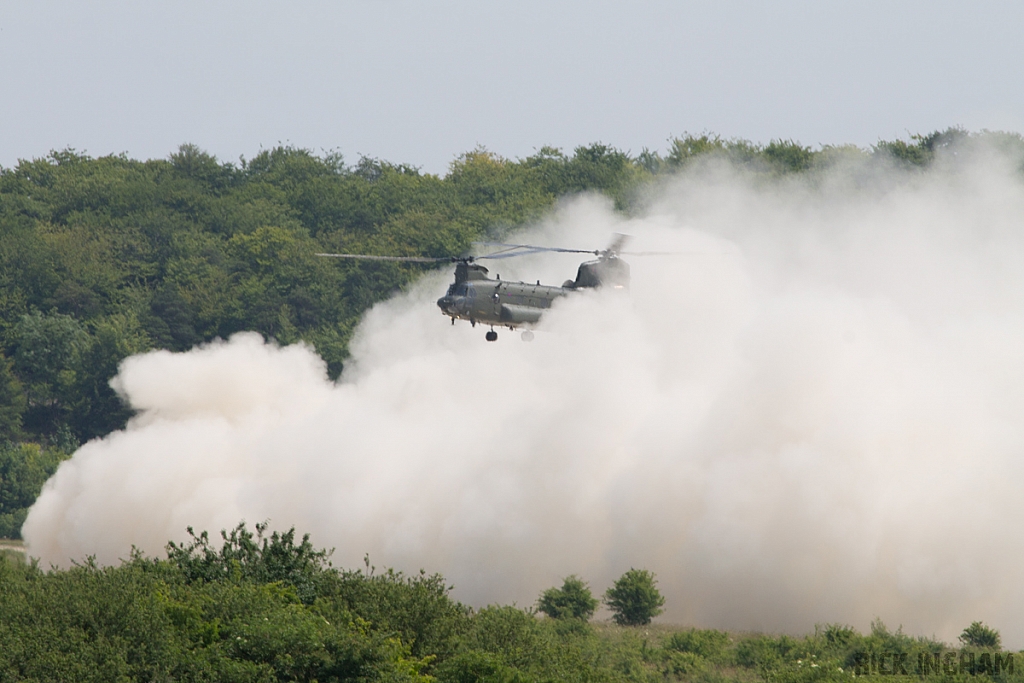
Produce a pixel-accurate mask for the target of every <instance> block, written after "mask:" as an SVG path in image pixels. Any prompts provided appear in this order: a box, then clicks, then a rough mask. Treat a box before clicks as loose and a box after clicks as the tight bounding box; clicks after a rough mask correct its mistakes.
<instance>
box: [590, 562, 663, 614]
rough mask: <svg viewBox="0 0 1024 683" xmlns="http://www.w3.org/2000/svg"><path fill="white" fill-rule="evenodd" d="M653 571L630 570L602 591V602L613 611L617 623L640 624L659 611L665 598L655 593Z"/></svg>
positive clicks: (659, 612)
mask: <svg viewBox="0 0 1024 683" xmlns="http://www.w3.org/2000/svg"><path fill="white" fill-rule="evenodd" d="M656 584H657V582H656V581H655V579H654V574H653V573H652V572H649V571H647V570H646V569H630V570H629V571H628V572H626V573H625V574H623V575H622V576H620V577H619V580H618V581H616V582H615V585H614V586H612V587H611V588H609V589H608V590H607V591H606V592H605V594H604V602H605V604H606V605H608V608H609V609H611V611H612V612H614V616H613V617H612V619H613V620H614V621H615V623H616V624H619V625H620V626H641V625H643V624H649V623H651V619H653V618H654V617H656V616H658V615H659V614H661V613H662V609H661V607H662V605H664V604H665V598H664V597H662V595H661V593H659V592H658V588H657V585H656Z"/></svg>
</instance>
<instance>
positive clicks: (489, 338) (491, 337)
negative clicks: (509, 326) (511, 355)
mask: <svg viewBox="0 0 1024 683" xmlns="http://www.w3.org/2000/svg"><path fill="white" fill-rule="evenodd" d="M484 339H486V340H487V341H498V333H497V332H495V331H494V330H491V331H490V332H488V333H487V334H485V335H484Z"/></svg>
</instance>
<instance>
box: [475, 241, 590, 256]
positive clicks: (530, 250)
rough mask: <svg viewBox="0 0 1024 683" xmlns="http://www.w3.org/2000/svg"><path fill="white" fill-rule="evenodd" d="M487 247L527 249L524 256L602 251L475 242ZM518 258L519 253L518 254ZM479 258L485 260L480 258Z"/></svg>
mask: <svg viewBox="0 0 1024 683" xmlns="http://www.w3.org/2000/svg"><path fill="white" fill-rule="evenodd" d="M473 244H479V245H481V246H485V247H510V248H512V249H527V250H528V251H524V252H521V253H523V254H533V253H536V252H538V251H557V252H562V253H566V254H595V255H597V254H600V253H601V250H600V249H563V248H562V247H539V246H537V245H536V244H507V243H505V242H473ZM516 255H517V256H518V253H517V254H516ZM477 258H484V257H482V256H478V257H477Z"/></svg>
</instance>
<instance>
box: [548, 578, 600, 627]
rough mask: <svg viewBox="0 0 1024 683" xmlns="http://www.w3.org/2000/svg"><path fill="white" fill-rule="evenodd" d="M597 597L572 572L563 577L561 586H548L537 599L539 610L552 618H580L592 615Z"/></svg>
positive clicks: (587, 618) (585, 619)
mask: <svg viewBox="0 0 1024 683" xmlns="http://www.w3.org/2000/svg"><path fill="white" fill-rule="evenodd" d="M597 604H598V602H597V599H596V598H594V596H593V595H592V594H591V593H590V587H589V586H587V584H586V582H584V581H583V580H582V579H580V578H579V577H578V576H576V575H575V574H573V575H572V576H567V577H565V581H564V582H563V583H562V587H561V588H549V589H547V590H546V591H544V592H543V593H542V594H541V596H540V599H539V600H538V601H537V607H538V609H540V611H541V612H543V613H544V614H546V615H548V616H549V617H551V618H552V619H581V620H583V621H587V620H589V619H590V617H592V616H594V610H595V609H596V608H597Z"/></svg>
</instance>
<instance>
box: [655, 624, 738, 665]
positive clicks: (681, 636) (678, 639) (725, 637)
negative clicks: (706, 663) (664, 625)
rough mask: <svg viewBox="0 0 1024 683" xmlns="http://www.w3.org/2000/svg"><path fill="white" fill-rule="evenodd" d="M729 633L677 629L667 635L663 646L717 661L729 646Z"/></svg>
mask: <svg viewBox="0 0 1024 683" xmlns="http://www.w3.org/2000/svg"><path fill="white" fill-rule="evenodd" d="M729 642H730V641H729V634H728V633H726V632H724V631H715V630H713V629H697V628H694V629H690V630H689V631H677V632H676V633H673V634H672V635H671V636H669V637H668V640H666V641H665V644H664V648H665V649H666V650H672V651H674V652H691V653H693V654H695V655H700V656H701V657H703V658H704V659H709V660H712V661H717V660H720V659H721V658H722V655H723V654H725V651H726V649H727V648H728V647H729Z"/></svg>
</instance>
